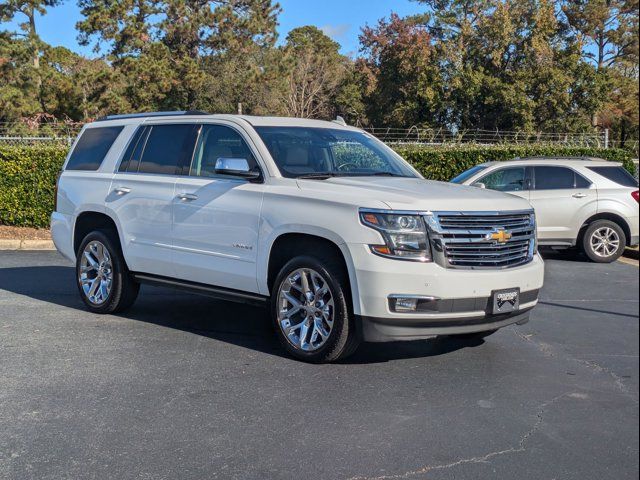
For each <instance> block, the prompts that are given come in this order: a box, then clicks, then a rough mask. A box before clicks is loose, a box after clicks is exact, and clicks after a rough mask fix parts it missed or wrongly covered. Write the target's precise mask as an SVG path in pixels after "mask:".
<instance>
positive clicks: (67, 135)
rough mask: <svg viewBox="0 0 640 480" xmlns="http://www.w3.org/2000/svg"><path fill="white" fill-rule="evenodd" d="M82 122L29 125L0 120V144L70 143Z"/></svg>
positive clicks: (80, 127)
mask: <svg viewBox="0 0 640 480" xmlns="http://www.w3.org/2000/svg"><path fill="white" fill-rule="evenodd" d="M82 126H83V124H82V123H70V122H69V123H62V122H61V123H45V124H41V125H36V126H31V125H29V124H27V123H22V122H17V123H3V122H0V144H4V145H35V144H42V143H55V144H66V145H71V143H73V141H74V140H75V138H76V136H77V135H78V133H79V132H80V130H81V129H82Z"/></svg>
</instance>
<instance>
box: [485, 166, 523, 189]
mask: <svg viewBox="0 0 640 480" xmlns="http://www.w3.org/2000/svg"><path fill="white" fill-rule="evenodd" d="M526 176H527V175H526V168H524V167H516V168H501V169H500V170H495V171H493V172H491V173H489V174H488V175H485V176H484V177H482V178H481V179H480V180H478V182H476V183H483V184H484V185H485V186H486V187H487V188H490V189H491V190H498V191H499V192H519V191H522V190H526V187H525V185H526V181H525V180H526Z"/></svg>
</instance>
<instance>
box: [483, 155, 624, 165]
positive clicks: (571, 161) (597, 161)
mask: <svg viewBox="0 0 640 480" xmlns="http://www.w3.org/2000/svg"><path fill="white" fill-rule="evenodd" d="M547 162H548V163H550V164H553V165H561V166H562V165H565V166H574V167H577V166H581V167H599V166H611V164H616V162H612V161H610V160H605V159H603V158H596V157H547V156H544V157H523V158H514V159H513V160H505V161H494V162H486V163H484V164H483V165H487V166H490V165H495V164H500V165H507V164H514V165H538V164H545V163H547Z"/></svg>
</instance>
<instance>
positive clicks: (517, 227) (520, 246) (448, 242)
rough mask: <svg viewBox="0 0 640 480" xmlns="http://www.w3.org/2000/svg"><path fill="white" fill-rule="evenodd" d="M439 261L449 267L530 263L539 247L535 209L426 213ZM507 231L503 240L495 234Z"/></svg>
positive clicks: (503, 266) (436, 256)
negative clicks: (536, 246) (536, 236)
mask: <svg viewBox="0 0 640 480" xmlns="http://www.w3.org/2000/svg"><path fill="white" fill-rule="evenodd" d="M426 221H427V225H429V230H430V236H431V241H432V245H433V248H434V257H435V258H436V260H437V261H439V262H440V263H442V264H443V265H444V266H446V267H449V268H508V267H515V266H518V265H523V264H525V263H528V262H530V261H531V260H532V258H533V253H534V251H535V218H534V215H533V211H528V210H527V211H518V212H468V213H466V212H436V213H433V214H431V215H427V217H426ZM500 231H505V232H507V233H508V234H510V235H511V238H509V239H508V240H505V241H503V242H499V241H496V240H492V239H491V235H492V234H494V233H498V232H500Z"/></svg>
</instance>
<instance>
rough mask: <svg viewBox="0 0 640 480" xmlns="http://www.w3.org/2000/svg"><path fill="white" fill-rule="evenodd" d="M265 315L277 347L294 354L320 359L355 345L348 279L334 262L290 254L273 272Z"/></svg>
mask: <svg viewBox="0 0 640 480" xmlns="http://www.w3.org/2000/svg"><path fill="white" fill-rule="evenodd" d="M271 298H272V305H271V310H272V311H271V314H272V319H273V322H274V324H275V325H274V326H275V330H276V335H277V336H278V339H279V340H280V343H281V344H282V346H283V347H284V348H285V349H286V350H287V352H289V353H290V354H291V355H292V356H294V357H295V358H297V359H300V360H304V361H306V362H312V363H325V362H331V361H335V360H338V359H341V358H345V357H347V356H348V355H350V354H351V353H353V351H355V349H356V347H357V346H358V343H359V340H358V337H357V332H356V329H355V323H354V321H353V319H352V317H351V316H350V315H349V304H348V301H349V300H348V299H349V290H348V278H347V276H346V275H345V273H344V272H343V269H342V268H341V266H340V264H339V262H338V261H335V260H333V259H329V258H327V259H318V258H314V257H310V256H299V257H295V258H293V259H292V260H290V261H289V262H287V264H286V265H284V267H282V269H281V270H280V273H279V274H278V276H277V277H276V280H275V282H274V284H273V290H272V296H271Z"/></svg>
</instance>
